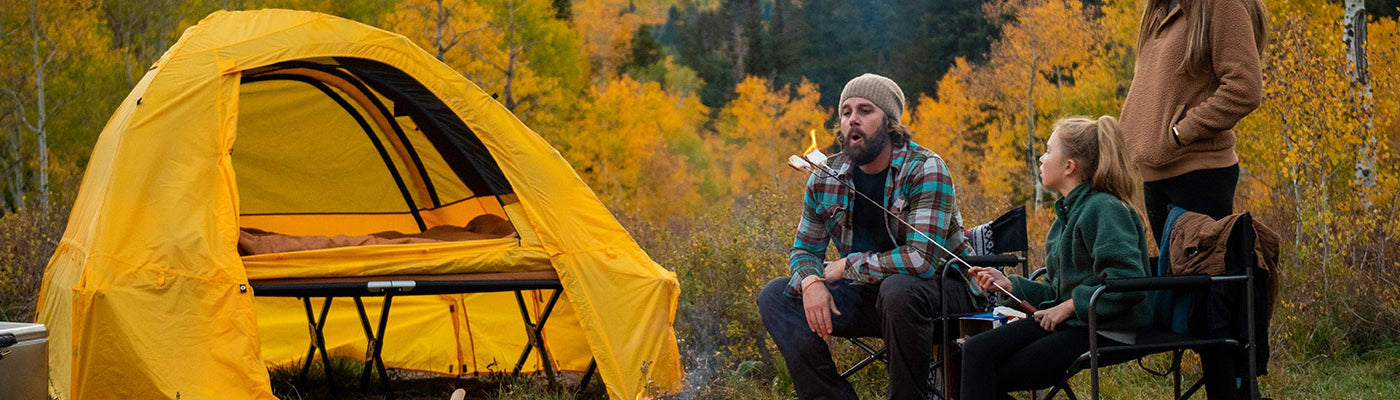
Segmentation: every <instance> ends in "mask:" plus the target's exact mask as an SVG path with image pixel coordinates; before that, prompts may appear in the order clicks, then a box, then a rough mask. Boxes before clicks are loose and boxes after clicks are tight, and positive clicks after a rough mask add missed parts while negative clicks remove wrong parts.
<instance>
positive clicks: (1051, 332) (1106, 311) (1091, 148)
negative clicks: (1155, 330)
mask: <svg viewBox="0 0 1400 400" xmlns="http://www.w3.org/2000/svg"><path fill="white" fill-rule="evenodd" d="M1040 179H1041V181H1043V182H1045V187H1046V188H1047V189H1050V190H1053V191H1055V192H1056V193H1059V194H1060V196H1061V197H1060V199H1059V200H1057V201H1055V216H1056V218H1055V224H1054V225H1051V226H1050V234H1049V235H1047V236H1046V238H1045V268H1046V270H1048V271H1049V274H1047V275H1046V279H1045V282H1036V281H1032V280H1030V279H1026V278H1023V277H1020V276H1014V275H1013V276H1011V277H1009V278H1008V277H1007V276H1006V275H1003V274H1002V273H1001V271H998V270H996V269H993V268H978V267H974V268H971V269H969V272H971V273H972V274H973V275H974V276H976V277H977V284H978V285H980V286H982V289H985V290H987V291H988V292H994V291H996V290H998V289H996V286H995V285H993V283H995V284H996V285H1001V287H1003V288H1006V289H1008V290H1010V291H1011V292H1012V293H1014V294H1015V295H1016V297H1018V298H1021V299H1025V300H1026V301H1027V302H1029V303H1031V304H1032V305H1034V306H1036V307H1037V308H1039V309H1040V311H1036V312H1035V313H1034V314H1032V318H1027V319H1022V320H1019V321H1016V322H1012V323H1010V324H1007V325H1006V326H1002V327H999V328H996V329H993V330H991V331H988V332H984V333H981V334H978V335H977V336H973V337H972V338H971V339H968V341H967V343H966V344H965V345H964V346H963V364H962V365H963V369H962V397H960V399H962V400H979V399H995V398H1006V393H1007V392H1013V391H1021V390H1033V389H1042V388H1047V387H1050V386H1052V385H1054V384H1055V383H1058V382H1059V380H1060V379H1061V378H1063V377H1064V374H1065V370H1066V369H1068V368H1069V366H1070V365H1071V364H1073V363H1074V360H1075V359H1076V358H1079V355H1080V354H1084V352H1085V351H1088V350H1089V330H1088V329H1087V328H1086V327H1085V326H1086V325H1087V324H1088V321H1089V314H1088V313H1089V298H1090V297H1091V296H1092V295H1093V293H1094V290H1095V289H1097V288H1098V287H1099V286H1102V285H1103V283H1104V280H1105V279H1116V278H1136V277H1143V276H1147V232H1145V231H1144V227H1143V222H1142V216H1141V214H1139V213H1138V211H1137V210H1135V209H1134V208H1133V206H1132V204H1134V203H1136V202H1137V200H1138V199H1137V197H1138V193H1139V192H1138V189H1139V188H1140V187H1141V186H1140V185H1141V183H1140V182H1141V181H1140V180H1139V179H1138V177H1137V173H1136V171H1134V170H1133V167H1132V165H1130V164H1129V162H1128V156H1127V154H1126V153H1125V148H1124V146H1123V142H1122V138H1121V136H1120V133H1119V132H1118V122H1117V120H1115V119H1114V118H1113V117H1109V116H1104V117H1100V118H1099V119H1098V120H1091V119H1088V118H1079V117H1076V118H1066V119H1062V120H1060V121H1059V122H1056V123H1055V130H1054V131H1053V132H1052V133H1051V134H1050V140H1049V141H1047V142H1046V147H1045V154H1044V155H1042V156H1040ZM1097 312H1098V321H1099V327H1100V328H1101V330H1100V331H1099V333H1100V334H1101V335H1103V336H1104V337H1105V339H1103V341H1102V343H1106V344H1122V343H1131V342H1133V341H1134V339H1135V338H1136V336H1135V334H1136V332H1137V330H1138V328H1142V327H1144V326H1147V324H1148V323H1149V322H1151V319H1152V309H1151V306H1149V305H1148V304H1147V294H1146V293H1143V292H1128V293H1110V294H1108V295H1106V296H1103V298H1102V299H1100V301H1099V303H1098V307H1097Z"/></svg>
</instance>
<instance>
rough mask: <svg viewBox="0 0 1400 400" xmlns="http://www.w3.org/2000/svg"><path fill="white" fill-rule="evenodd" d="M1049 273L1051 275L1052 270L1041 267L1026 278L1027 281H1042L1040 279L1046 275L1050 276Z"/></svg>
mask: <svg viewBox="0 0 1400 400" xmlns="http://www.w3.org/2000/svg"><path fill="white" fill-rule="evenodd" d="M1048 273H1050V270H1049V269H1046V268H1045V267H1040V268H1039V269H1036V270H1035V272H1031V276H1028V277H1026V279H1030V280H1036V279H1040V277H1042V276H1045V274H1048Z"/></svg>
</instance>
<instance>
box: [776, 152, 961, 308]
mask: <svg viewBox="0 0 1400 400" xmlns="http://www.w3.org/2000/svg"><path fill="white" fill-rule="evenodd" d="M891 158H892V160H891V161H890V173H889V174H888V176H887V177H886V180H885V196H884V197H885V200H884V202H885V204H883V205H882V206H883V207H884V208H885V209H887V210H889V211H890V212H893V213H894V214H895V215H898V216H900V218H902V219H904V221H906V222H908V223H909V224H910V225H913V226H914V227H915V228H917V229H919V230H920V231H922V232H924V233H926V234H928V236H929V237H931V238H933V240H934V241H935V242H937V243H938V244H939V245H942V246H943V247H945V248H947V249H948V250H951V251H953V252H955V253H957V254H958V255H959V256H962V255H966V254H967V253H968V248H967V244H966V242H965V240H964V239H963V229H962V216H961V215H960V214H959V213H958V206H957V202H956V201H954V198H953V178H952V175H951V174H949V173H948V167H947V166H946V165H945V164H944V163H943V158H941V157H939V156H938V154H935V153H934V152H933V151H932V150H929V149H927V148H924V147H922V146H919V145H917V144H915V143H914V142H909V143H908V144H907V145H905V146H900V147H896V148H894V150H893V153H892V154H891ZM828 165H829V166H830V167H831V170H834V171H836V176H835V177H831V176H829V175H828V174H825V173H822V172H817V173H813V174H812V176H811V178H809V179H808V180H807V191H806V195H805V196H803V201H802V202H803V209H802V221H801V222H800V223H799V224H798V225H797V238H796V239H795V240H794V241H793V244H792V251H791V252H790V253H789V258H788V269H789V271H790V272H791V273H792V278H791V279H790V280H789V281H788V288H787V294H788V295H789V296H794V297H797V296H801V292H802V286H801V285H802V279H803V278H806V277H807V276H808V275H817V276H821V275H822V268H823V259H824V258H825V255H826V247H827V243H828V242H829V241H834V242H835V244H836V250H837V252H839V253H840V254H841V256H842V257H847V266H846V271H845V278H846V279H850V280H852V281H854V282H856V283H860V284H877V283H879V282H880V281H881V280H884V279H885V277H888V276H890V275H894V274H908V275H914V276H918V277H920V278H923V279H933V278H935V277H937V275H938V271H937V269H936V268H930V266H934V265H938V266H941V265H943V263H944V262H945V261H946V260H947V259H948V258H949V257H948V255H947V254H946V253H944V252H943V250H939V249H937V248H936V246H934V245H933V243H929V241H928V240H927V239H924V237H923V236H922V235H919V234H917V233H915V232H913V231H910V230H909V229H908V228H907V227H905V226H904V224H901V223H899V222H898V221H895V220H893V219H892V218H891V217H889V216H885V217H886V218H891V219H890V220H889V221H887V222H888V223H887V224H886V226H887V227H888V228H889V229H890V230H891V232H890V233H891V234H893V235H894V237H895V238H896V243H897V244H898V246H896V247H895V248H894V249H893V250H890V251H886V252H879V253H877V252H862V253H855V254H852V253H851V235H852V229H851V226H852V224H851V214H852V213H851V210H852V207H854V204H855V203H853V202H854V201H865V199H863V198H861V197H860V196H859V195H856V194H852V193H850V188H849V187H848V186H846V183H850V182H851V177H850V174H849V173H848V172H849V170H850V168H853V167H854V166H853V165H851V162H850V158H848V157H846V155H845V154H837V155H835V156H832V158H831V159H830V161H828ZM843 182H845V183H843ZM901 238H902V239H903V240H899V239H901ZM930 256H931V257H934V259H933V260H929V259H928V258H927V257H930Z"/></svg>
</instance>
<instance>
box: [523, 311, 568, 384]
mask: <svg viewBox="0 0 1400 400" xmlns="http://www.w3.org/2000/svg"><path fill="white" fill-rule="evenodd" d="M561 293H563V290H562V289H561V290H555V291H554V294H553V295H552V296H550V297H549V303H548V304H546V305H545V307H544V312H542V313H540V320H539V322H538V323H532V322H530V313H529V311H528V309H527V308H526V307H525V297H524V295H522V294H521V293H520V291H519V290H517V291H515V302H516V305H518V306H519V307H520V318H521V319H522V320H523V321H524V323H525V333H526V334H527V335H529V337H530V344H529V345H526V346H525V349H524V350H523V351H521V352H520V360H519V361H517V362H516V363H515V372H514V374H516V375H519V374H520V369H521V368H524V366H525V360H526V359H527V358H529V357H530V348H531V347H534V348H535V349H537V350H538V351H539V354H540V362H541V363H542V364H543V365H544V373H545V375H546V376H548V377H549V383H550V385H556V384H557V383H558V381H557V380H556V379H555V376H554V363H553V361H551V360H550V359H549V351H547V350H545V348H544V335H543V334H542V331H543V330H544V324H545V322H546V321H548V320H549V314H550V312H552V311H553V310H554V304H555V303H557V302H558V301H559V295H560V294H561Z"/></svg>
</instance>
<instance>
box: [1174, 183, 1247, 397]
mask: <svg viewBox="0 0 1400 400" xmlns="http://www.w3.org/2000/svg"><path fill="white" fill-rule="evenodd" d="M1177 210H1179V209H1174V210H1173V212H1172V213H1171V216H1169V217H1168V228H1167V231H1166V232H1164V233H1163V235H1162V237H1163V238H1167V240H1164V241H1163V244H1162V252H1161V255H1160V257H1159V258H1157V259H1154V261H1155V262H1154V264H1153V265H1155V266H1156V268H1154V269H1153V273H1154V275H1157V276H1164V275H1168V274H1170V271H1171V269H1170V266H1171V260H1172V257H1183V256H1184V254H1172V253H1170V252H1169V249H1170V248H1171V247H1172V246H1170V238H1171V237H1172V235H1171V231H1172V230H1171V229H1172V226H1171V225H1172V224H1173V222H1175V218H1174V217H1176V216H1178V215H1179V214H1183V213H1179V212H1178V211H1177ZM1234 218H1235V220H1234V223H1233V225H1232V226H1231V228H1230V231H1229V233H1228V235H1229V237H1228V239H1226V242H1225V249H1224V251H1223V252H1216V254H1218V256H1219V257H1221V261H1222V262H1223V263H1224V272H1223V275H1238V276H1248V277H1250V278H1249V279H1248V280H1247V281H1246V282H1248V283H1247V284H1248V285H1251V286H1252V288H1253V290H1252V291H1244V290H1241V286H1239V285H1236V284H1230V285H1212V286H1211V287H1210V288H1209V289H1202V290H1159V291H1156V292H1155V293H1154V299H1153V302H1154V304H1153V313H1154V318H1153V321H1154V325H1155V326H1156V327H1157V328H1158V329H1165V330H1171V331H1174V332H1177V333H1181V334H1189V335H1193V336H1198V337H1217V338H1219V337H1227V338H1233V339H1237V340H1239V341H1240V342H1242V343H1243V342H1246V341H1250V340H1249V339H1250V335H1251V334H1253V340H1252V343H1254V346H1256V350H1257V351H1256V352H1255V354H1254V357H1255V361H1256V362H1255V366H1256V367H1255V369H1256V371H1255V372H1256V374H1262V373H1263V371H1264V369H1265V368H1264V367H1265V365H1266V364H1267V362H1268V358H1269V350H1268V325H1269V320H1270V319H1271V311H1272V309H1271V307H1270V306H1269V302H1268V301H1267V297H1268V295H1269V290H1268V280H1269V278H1270V277H1269V276H1268V273H1267V271H1263V270H1262V269H1260V268H1261V267H1260V263H1259V260H1258V258H1257V253H1256V251H1255V246H1256V243H1257V241H1256V237H1255V236H1256V232H1255V229H1254V221H1253V217H1252V216H1250V214H1249V213H1241V214H1238V215H1236V216H1234ZM1245 293H1249V294H1248V295H1246V294H1245ZM1246 296H1248V297H1252V299H1249V298H1245V297H1246ZM1249 307H1254V313H1253V315H1254V318H1252V319H1251V318H1250V313H1249V312H1248V308H1249ZM1251 325H1253V326H1252V328H1253V329H1250V328H1251ZM1241 361H1245V360H1241ZM1241 364H1243V363H1241Z"/></svg>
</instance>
